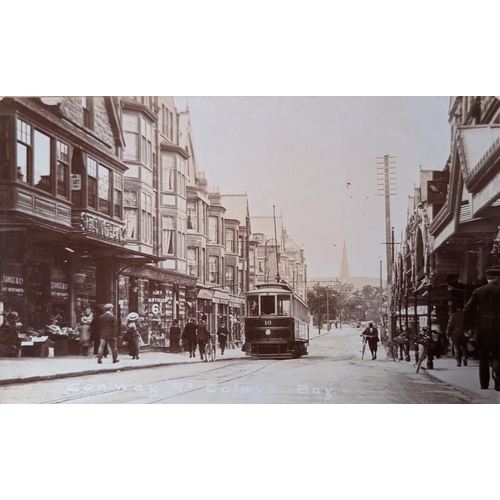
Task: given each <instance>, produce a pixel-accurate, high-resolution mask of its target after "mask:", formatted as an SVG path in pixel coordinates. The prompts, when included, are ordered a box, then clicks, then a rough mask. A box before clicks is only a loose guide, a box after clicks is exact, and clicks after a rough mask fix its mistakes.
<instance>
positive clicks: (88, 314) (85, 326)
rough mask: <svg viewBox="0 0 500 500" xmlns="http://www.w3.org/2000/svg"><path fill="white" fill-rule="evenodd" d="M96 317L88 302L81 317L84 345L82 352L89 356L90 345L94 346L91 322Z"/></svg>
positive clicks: (82, 341)
mask: <svg viewBox="0 0 500 500" xmlns="http://www.w3.org/2000/svg"><path fill="white" fill-rule="evenodd" d="M93 319H94V315H93V313H92V309H90V306H89V305H88V304H86V305H85V309H84V311H83V313H82V316H81V318H80V345H81V346H82V354H83V355H84V356H88V354H89V351H90V347H92V345H93V343H92V339H91V338H90V337H91V327H90V325H91V323H92V320H93Z"/></svg>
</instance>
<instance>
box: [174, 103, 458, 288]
mask: <svg viewBox="0 0 500 500" xmlns="http://www.w3.org/2000/svg"><path fill="white" fill-rule="evenodd" d="M175 102H176V105H177V107H178V109H179V110H184V109H185V107H186V104H189V109H190V113H191V126H192V128H193V136H194V143H195V154H196V157H197V163H198V168H199V170H201V171H204V172H205V173H206V176H207V180H208V183H209V185H211V186H217V187H219V189H220V191H221V193H223V194H235V193H244V192H245V191H246V193H247V194H248V199H249V207H250V215H251V216H261V215H272V214H273V205H274V206H275V207H276V215H282V216H283V221H284V225H285V228H286V230H287V232H288V234H289V235H290V237H292V238H293V239H294V240H295V241H296V242H297V243H298V244H299V245H301V246H302V248H304V250H305V257H306V264H307V266H308V271H307V274H308V278H309V279H312V278H316V277H331V276H338V275H339V272H340V260H341V255H342V246H343V242H344V239H345V242H346V247H347V254H348V261H349V270H350V274H351V276H372V277H378V276H379V272H380V260H382V262H383V274H384V277H385V273H386V271H385V269H386V250H385V249H386V246H385V245H384V242H385V240H386V237H385V234H386V233H385V210H384V207H385V203H384V197H383V196H377V168H376V163H377V157H381V156H383V155H386V154H387V155H391V156H395V157H396V158H395V166H396V176H397V192H396V195H394V196H391V224H392V225H393V226H394V229H395V240H396V242H399V241H401V234H402V232H403V231H404V228H405V226H406V220H407V206H408V196H411V195H412V194H413V190H414V186H417V187H418V185H419V184H420V181H419V172H420V169H423V170H442V169H443V168H444V166H445V163H446V160H447V158H448V156H449V153H450V128H449V124H448V106H449V98H448V97H200V96H198V97H186V96H184V97H175Z"/></svg>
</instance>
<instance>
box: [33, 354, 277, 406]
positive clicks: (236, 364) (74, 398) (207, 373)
mask: <svg viewBox="0 0 500 500" xmlns="http://www.w3.org/2000/svg"><path fill="white" fill-rule="evenodd" d="M276 361H277V360H272V361H270V362H268V363H266V364H264V365H262V366H259V367H258V368H256V369H253V370H250V371H247V372H246V373H243V374H238V373H230V374H227V375H223V376H222V377H221V378H220V379H219V378H218V377H216V379H217V381H218V382H217V383H220V384H223V383H227V382H229V381H232V380H237V379H241V378H244V377H248V376H251V375H254V374H255V373H258V372H260V371H261V370H263V369H265V368H267V367H268V366H270V365H271V364H273V363H276ZM254 362H255V361H253V360H243V363H242V360H237V361H236V360H235V361H229V362H224V364H222V365H220V366H216V367H214V368H209V369H205V370H204V371H203V372H201V373H196V374H193V373H187V374H182V375H178V376H169V377H162V378H160V379H156V380H152V381H148V382H147V385H148V386H152V385H155V386H157V385H161V384H168V383H174V382H176V381H182V380H189V379H191V380H194V379H196V380H197V382H199V383H201V384H203V382H206V381H207V380H210V377H211V376H213V375H214V374H216V373H217V372H219V371H220V370H224V369H228V368H229V369H232V371H233V372H234V368H237V369H238V371H241V369H242V367H243V369H244V368H246V367H250V366H251V364H253V363H254ZM242 365H243V366H242ZM158 368H160V367H158ZM161 368H164V367H161ZM152 369H154V368H152ZM128 374H129V375H130V372H129V373H128ZM113 375H117V373H116V372H115V373H113ZM75 378H76V377H75ZM96 385H97V384H96ZM114 385H115V388H110V389H106V390H99V391H98V392H79V393H78V394H73V395H68V396H66V397H62V398H57V399H52V400H49V401H42V402H40V403H39V404H65V403H72V402H78V401H80V400H84V399H92V398H99V399H101V398H102V397H105V398H107V397H109V396H113V395H116V394H124V395H128V396H130V394H131V392H130V391H127V390H124V389H123V388H121V387H117V386H119V385H121V386H122V385H123V384H114ZM131 385H133V384H131ZM145 385H146V384H145ZM205 387H206V385H201V386H200V387H196V388H193V389H189V390H185V391H184V392H182V393H177V394H172V395H169V396H167V397H164V398H160V399H155V400H154V401H148V402H147V404H151V403H155V402H161V401H164V400H168V399H172V398H175V397H179V396H181V395H183V394H188V393H192V392H196V391H199V390H202V389H205Z"/></svg>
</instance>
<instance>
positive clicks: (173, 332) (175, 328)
mask: <svg viewBox="0 0 500 500" xmlns="http://www.w3.org/2000/svg"><path fill="white" fill-rule="evenodd" d="M169 337H170V352H173V353H175V354H178V353H179V352H180V346H179V339H180V337H181V329H180V328H179V320H178V319H174V320H173V321H172V326H171V327H170V332H169Z"/></svg>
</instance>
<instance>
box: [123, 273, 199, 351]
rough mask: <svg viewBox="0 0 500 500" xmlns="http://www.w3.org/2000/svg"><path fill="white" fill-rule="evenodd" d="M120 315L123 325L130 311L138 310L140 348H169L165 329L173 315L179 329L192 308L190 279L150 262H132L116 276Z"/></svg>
mask: <svg viewBox="0 0 500 500" xmlns="http://www.w3.org/2000/svg"><path fill="white" fill-rule="evenodd" d="M120 279H121V280H122V283H123V285H122V286H121V287H120V289H119V304H120V317H121V320H122V324H123V326H125V318H126V316H127V315H128V314H129V313H130V312H137V313H138V314H139V330H140V332H141V347H142V348H143V349H153V350H162V351H163V350H165V351H167V350H169V348H170V339H169V331H170V327H171V326H172V321H173V320H174V319H177V320H178V321H179V326H180V327H181V329H183V328H184V326H185V324H186V320H187V318H188V316H189V314H190V313H191V311H192V303H189V304H188V302H189V301H187V299H186V290H187V289H189V288H190V287H193V286H194V280H192V279H189V278H187V277H184V276H182V275H177V274H173V273H172V272H170V271H166V270H163V269H160V268H157V267H152V266H133V267H131V268H129V269H127V270H126V271H124V273H123V275H122V276H121V278H120Z"/></svg>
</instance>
